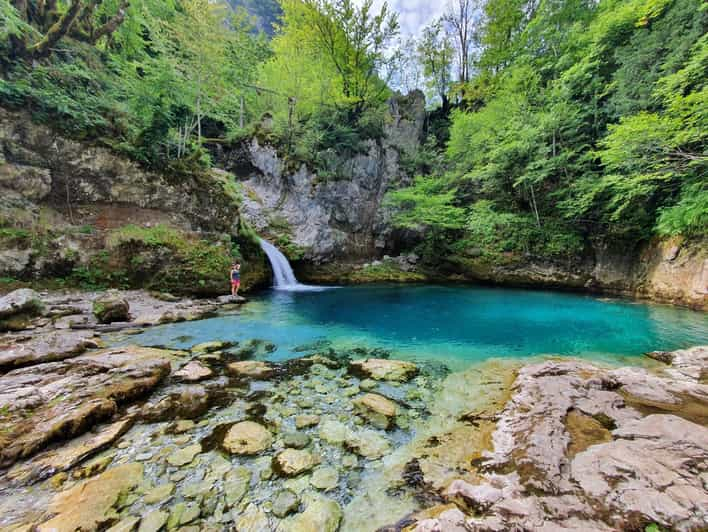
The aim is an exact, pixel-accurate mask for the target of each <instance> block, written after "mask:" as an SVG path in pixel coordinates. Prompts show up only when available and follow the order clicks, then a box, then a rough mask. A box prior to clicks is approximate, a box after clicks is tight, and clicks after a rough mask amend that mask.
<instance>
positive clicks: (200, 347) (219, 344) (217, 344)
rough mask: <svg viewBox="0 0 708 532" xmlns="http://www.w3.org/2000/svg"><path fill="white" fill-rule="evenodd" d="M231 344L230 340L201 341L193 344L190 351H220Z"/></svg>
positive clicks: (198, 352)
mask: <svg viewBox="0 0 708 532" xmlns="http://www.w3.org/2000/svg"><path fill="white" fill-rule="evenodd" d="M232 345H233V344H232V343H231V342H223V341H219V340H217V341H214V342H203V343H201V344H197V345H193V346H192V347H191V348H190V351H191V352H192V353H195V354H200V353H213V352H214V351H222V350H224V349H228V348H229V347H231V346H232Z"/></svg>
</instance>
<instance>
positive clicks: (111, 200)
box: [0, 109, 269, 293]
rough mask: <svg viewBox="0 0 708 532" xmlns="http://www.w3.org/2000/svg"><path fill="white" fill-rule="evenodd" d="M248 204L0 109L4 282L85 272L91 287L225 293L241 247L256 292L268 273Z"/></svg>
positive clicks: (0, 267)
mask: <svg viewBox="0 0 708 532" xmlns="http://www.w3.org/2000/svg"><path fill="white" fill-rule="evenodd" d="M239 202H240V194H238V191H237V189H236V184H235V182H234V180H233V177H232V176H230V175H228V174H226V173H224V172H219V171H213V172H211V173H210V174H205V175H203V176H189V177H184V176H177V175H171V174H160V173H155V172H149V171H146V170H145V169H143V168H141V167H140V166H139V165H137V164H136V163H134V162H132V161H130V160H129V159H127V158H125V157H122V156H120V155H118V154H116V153H115V152H113V151H112V150H110V149H108V148H106V147H102V146H96V145H93V144H89V143H87V142H80V141H76V140H70V139H67V138H66V137H64V136H62V135H60V134H58V133H57V132H56V131H54V130H53V129H51V128H50V127H47V126H44V125H39V124H36V123H33V122H32V120H31V117H30V116H29V115H28V114H25V113H15V112H10V111H7V110H4V109H0V277H3V278H10V279H18V280H26V281H32V280H38V279H40V280H42V279H48V278H65V277H67V276H71V275H76V274H77V272H78V273H80V275H81V276H83V277H84V278H86V277H90V279H89V281H91V282H100V281H109V282H110V283H111V284H115V283H119V284H137V285H148V286H149V285H151V284H152V285H154V287H155V288H162V287H161V286H159V285H160V283H161V279H166V278H169V277H170V276H171V277H173V278H174V277H175V276H177V277H178V278H179V279H180V280H181V281H182V282H184V283H185V285H184V286H183V287H182V288H183V289H186V290H189V291H195V292H204V293H212V292H216V291H219V292H223V290H224V282H223V279H228V268H229V261H230V257H231V253H232V251H233V246H234V245H240V246H241V247H243V248H246V249H244V250H243V251H246V252H248V253H250V255H251V256H252V260H250V261H249V263H250V266H251V268H250V269H249V270H248V272H246V271H244V274H245V276H246V279H245V281H247V282H246V284H252V285H255V284H258V283H261V282H264V281H266V280H267V279H268V278H269V272H268V271H267V263H266V262H265V258H264V256H263V255H262V254H260V252H259V250H258V248H257V246H254V245H253V244H252V243H251V242H249V240H248V238H246V235H244V231H243V226H242V220H241V217H240V214H239ZM126 227H130V228H131V229H130V230H128V231H125V228H126ZM136 228H141V230H138V229H136ZM121 231H122V232H121ZM210 268H211V269H214V270H219V271H213V272H212V271H210ZM222 268H225V269H226V271H225V272H224V271H220V270H221V269H222ZM197 270H199V271H197ZM102 277H103V278H104V279H101V278H102ZM84 280H86V279H84ZM166 288H173V287H166ZM175 288H179V287H175Z"/></svg>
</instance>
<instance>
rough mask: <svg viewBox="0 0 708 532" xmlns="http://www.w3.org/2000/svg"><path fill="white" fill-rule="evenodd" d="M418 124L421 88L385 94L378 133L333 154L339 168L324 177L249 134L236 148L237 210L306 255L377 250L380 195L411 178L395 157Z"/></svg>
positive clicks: (388, 240)
mask: <svg viewBox="0 0 708 532" xmlns="http://www.w3.org/2000/svg"><path fill="white" fill-rule="evenodd" d="M424 124H425V98H424V96H423V94H422V93H420V92H414V93H411V94H410V95H408V96H406V97H402V96H397V97H394V98H392V99H391V100H390V101H389V109H388V113H387V116H386V124H385V127H384V137H383V138H382V139H377V140H374V139H370V140H367V141H365V146H366V150H365V152H364V153H360V154H357V155H355V156H352V157H349V158H346V157H342V156H340V155H339V154H333V156H334V157H335V158H338V160H337V161H336V166H337V168H338V172H337V175H336V176H329V177H325V176H323V175H318V173H317V172H315V171H313V170H312V169H310V168H309V167H308V166H307V165H306V164H301V165H300V166H299V167H298V168H297V169H295V170H292V169H289V168H288V165H287V164H286V162H285V161H284V159H283V157H281V156H280V155H279V154H278V152H277V150H276V149H275V148H274V147H272V146H269V145H267V144H263V143H262V142H261V141H259V140H258V139H256V138H254V139H253V140H252V141H251V142H250V143H249V144H248V145H247V146H246V148H245V150H243V151H245V153H242V154H241V157H242V159H246V161H247V163H248V164H247V165H246V166H247V167H248V170H247V171H246V175H245V176H244V177H245V178H246V179H245V182H244V187H245V189H246V194H245V198H244V205H243V215H244V216H245V217H246V218H247V219H248V220H249V222H250V223H251V225H253V226H254V227H255V228H256V230H257V231H258V232H259V233H263V234H269V233H271V234H274V235H281V234H282V233H286V234H287V236H288V237H290V239H291V241H292V244H294V245H295V246H296V247H297V248H299V249H300V250H301V251H302V257H303V258H304V259H305V260H307V261H309V262H315V263H322V262H328V261H332V260H347V259H356V258H370V257H373V256H377V255H380V254H382V253H383V252H384V251H385V250H386V249H388V248H390V246H391V244H392V229H391V225H390V224H389V223H387V218H388V213H387V210H386V209H385V208H383V207H382V201H383V198H384V195H385V193H386V191H387V190H389V188H390V187H392V186H393V185H394V184H397V185H400V184H401V183H405V182H406V181H407V180H408V179H409V178H410V176H407V175H406V173H405V172H404V171H403V170H402V169H401V164H400V160H401V158H402V157H405V156H407V155H408V154H413V153H414V152H415V151H416V150H417V148H418V146H419V143H420V141H421V140H422V136H423V128H424ZM231 165H233V163H231ZM225 167H226V169H229V170H231V169H232V166H230V165H229V163H227V164H226V165H225ZM234 171H236V169H234ZM286 251H287V250H286Z"/></svg>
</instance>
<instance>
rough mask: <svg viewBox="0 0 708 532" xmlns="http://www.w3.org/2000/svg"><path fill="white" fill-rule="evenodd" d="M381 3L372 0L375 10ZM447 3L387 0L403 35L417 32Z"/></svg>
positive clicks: (443, 9) (419, 0) (441, 11)
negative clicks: (396, 17) (396, 16)
mask: <svg viewBox="0 0 708 532" xmlns="http://www.w3.org/2000/svg"><path fill="white" fill-rule="evenodd" d="M359 1H361V0H359ZM383 3H384V0H374V7H375V8H376V9H377V11H378V9H380V8H381V5H382V4H383ZM447 3H448V2H447V0H388V5H389V7H390V8H391V9H392V10H394V11H397V12H398V14H399V18H398V20H399V23H400V24H401V35H403V36H408V35H416V34H418V33H419V32H420V30H421V28H423V27H424V26H427V25H428V24H430V23H431V22H432V21H433V20H435V19H436V18H438V17H439V16H440V15H442V14H443V12H444V11H445V8H446V7H447Z"/></svg>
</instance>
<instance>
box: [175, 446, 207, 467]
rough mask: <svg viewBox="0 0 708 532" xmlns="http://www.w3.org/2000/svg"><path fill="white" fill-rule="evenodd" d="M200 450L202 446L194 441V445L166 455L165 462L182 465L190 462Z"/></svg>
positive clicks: (177, 465)
mask: <svg viewBox="0 0 708 532" xmlns="http://www.w3.org/2000/svg"><path fill="white" fill-rule="evenodd" d="M201 452H202V446H201V445H200V444H199V443H195V444H194V445H190V446H188V447H185V448H184V449H180V450H178V451H175V452H174V453H172V454H171V455H169V456H168V457H167V463H168V464H170V465H172V466H176V467H182V466H185V465H187V464H191V463H192V461H193V460H194V458H195V457H196V456H197V455H198V454H199V453H201Z"/></svg>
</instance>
